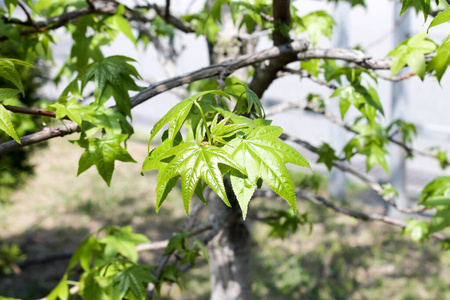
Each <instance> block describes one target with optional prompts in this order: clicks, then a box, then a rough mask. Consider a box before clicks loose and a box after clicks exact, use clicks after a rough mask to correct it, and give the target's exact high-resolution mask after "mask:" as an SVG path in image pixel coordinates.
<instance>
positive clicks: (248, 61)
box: [0, 40, 433, 155]
mask: <svg viewBox="0 0 450 300" xmlns="http://www.w3.org/2000/svg"><path fill="white" fill-rule="evenodd" d="M292 54H296V55H297V56H298V57H299V59H301V60H308V59H311V58H323V59H339V60H345V61H349V62H354V63H355V65H359V66H362V67H365V68H372V69H383V68H385V69H389V67H390V64H391V59H390V58H383V59H380V60H375V59H372V58H366V57H365V56H364V54H363V53H362V52H361V51H357V50H351V49H320V48H313V49H308V42H307V41H305V40H299V41H294V42H292V43H291V44H288V45H282V46H275V47H272V48H269V49H267V50H264V51H261V52H256V53H253V54H247V55H243V56H241V57H239V58H237V59H233V60H228V61H224V62H222V63H219V64H216V65H211V66H208V67H205V68H202V69H199V70H196V71H193V72H190V73H187V74H184V75H181V76H176V77H173V78H169V79H166V80H163V81H160V82H157V83H155V84H152V85H150V86H149V87H148V88H146V89H145V90H143V91H141V92H139V93H138V94H137V95H135V96H134V97H132V98H131V107H135V106H137V105H139V104H141V103H143V102H145V101H147V100H149V99H151V98H152V97H154V96H156V95H159V94H161V93H163V92H166V91H168V90H171V89H173V88H176V87H179V86H181V85H184V84H188V83H191V82H194V81H197V80H200V79H205V78H211V77H216V76H220V75H221V74H225V75H229V74H232V73H233V72H234V71H236V70H238V69H241V68H244V67H247V66H249V65H254V64H257V63H261V62H264V61H266V60H274V59H276V58H280V57H289V56H290V55H292ZM431 57H433V55H428V56H427V59H428V60H429V59H431ZM273 70H274V71H275V70H277V71H278V70H279V68H275V69H273ZM256 77H257V76H255V78H254V80H253V81H252V83H253V84H256V83H257V80H256ZM260 92H262V90H260ZM66 127H67V128H69V130H66ZM77 131H79V129H78V128H77V126H76V124H75V123H73V122H72V123H68V124H66V125H63V126H58V127H52V128H45V129H44V130H43V131H41V132H37V133H33V134H31V135H28V136H25V137H23V138H21V141H22V145H21V144H18V143H16V142H15V141H8V142H5V143H2V144H0V155H2V154H5V153H8V152H10V151H12V150H16V149H19V148H21V147H23V146H28V145H31V144H34V143H38V142H40V141H44V140H48V139H51V138H54V137H61V136H65V135H67V134H71V133H74V132H77Z"/></svg>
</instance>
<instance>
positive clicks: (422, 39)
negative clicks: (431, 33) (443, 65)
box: [388, 32, 436, 80]
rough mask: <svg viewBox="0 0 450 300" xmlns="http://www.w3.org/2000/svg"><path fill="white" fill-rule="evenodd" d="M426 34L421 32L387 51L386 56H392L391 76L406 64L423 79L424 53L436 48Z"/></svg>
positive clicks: (424, 68) (424, 67)
mask: <svg viewBox="0 0 450 300" xmlns="http://www.w3.org/2000/svg"><path fill="white" fill-rule="evenodd" d="M426 36H427V34H426V33H425V32H423V33H419V34H417V35H415V36H413V37H410V38H409V39H407V40H405V41H404V42H402V43H401V44H400V45H398V46H397V47H396V48H395V49H394V50H392V51H391V52H389V53H388V56H393V59H392V65H391V76H394V75H395V74H397V73H398V72H400V70H401V69H402V68H403V67H404V66H406V65H408V66H409V67H410V68H411V69H412V70H413V71H414V72H415V73H416V74H417V75H418V76H419V77H420V78H421V79H422V80H423V78H424V76H425V70H426V64H425V57H424V55H425V54H428V53H431V52H433V51H435V50H436V44H435V43H433V42H432V41H430V40H428V39H426Z"/></svg>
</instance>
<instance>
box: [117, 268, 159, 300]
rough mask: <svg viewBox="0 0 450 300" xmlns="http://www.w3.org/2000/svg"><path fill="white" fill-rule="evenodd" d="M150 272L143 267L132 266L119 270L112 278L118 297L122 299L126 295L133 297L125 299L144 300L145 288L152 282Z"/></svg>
mask: <svg viewBox="0 0 450 300" xmlns="http://www.w3.org/2000/svg"><path fill="white" fill-rule="evenodd" d="M150 274H151V272H150V271H149V270H148V268H146V267H145V266H141V265H132V266H130V267H127V268H125V269H123V270H121V271H120V272H119V273H117V275H116V276H114V285H117V288H118V294H119V297H118V298H117V299H122V298H123V297H124V296H125V295H126V294H127V293H128V294H129V293H131V294H132V295H133V296H134V297H132V298H129V297H126V299H144V300H145V299H146V294H145V291H146V290H145V288H146V286H147V284H148V283H149V282H154V278H152V276H151V275H150Z"/></svg>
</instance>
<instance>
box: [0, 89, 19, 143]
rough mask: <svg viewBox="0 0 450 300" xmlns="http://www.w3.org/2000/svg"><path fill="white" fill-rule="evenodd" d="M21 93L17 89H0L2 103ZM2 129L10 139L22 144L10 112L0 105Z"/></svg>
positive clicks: (0, 127) (0, 126)
mask: <svg viewBox="0 0 450 300" xmlns="http://www.w3.org/2000/svg"><path fill="white" fill-rule="evenodd" d="M18 93H20V91H18V90H15V89H0V102H3V100H6V99H10V98H12V97H14V96H16V95H17V94H18ZM0 129H1V130H3V131H4V132H6V133H7V134H8V135H9V136H10V137H12V138H13V139H14V140H15V141H16V142H18V143H19V144H20V140H19V137H18V136H17V133H16V130H15V129H14V126H13V124H12V121H11V116H10V115H9V112H8V111H7V110H6V108H5V107H4V106H3V105H0Z"/></svg>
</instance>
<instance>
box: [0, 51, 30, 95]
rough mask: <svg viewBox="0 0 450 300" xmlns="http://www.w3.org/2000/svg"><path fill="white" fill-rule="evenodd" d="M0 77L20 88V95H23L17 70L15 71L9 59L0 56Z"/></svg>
mask: <svg viewBox="0 0 450 300" xmlns="http://www.w3.org/2000/svg"><path fill="white" fill-rule="evenodd" d="M0 77H3V78H5V79H6V80H9V81H11V82H12V83H13V84H14V85H15V86H16V87H17V88H18V89H19V90H20V92H21V93H22V95H25V91H24V89H23V85H22V81H21V80H20V76H19V72H17V70H16V68H15V67H14V64H13V63H12V62H11V60H10V59H5V58H0Z"/></svg>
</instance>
